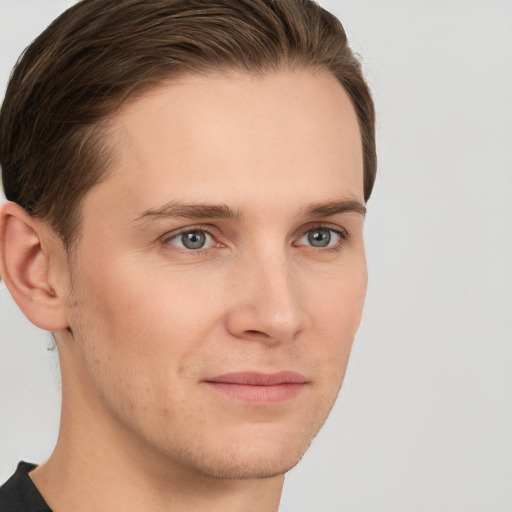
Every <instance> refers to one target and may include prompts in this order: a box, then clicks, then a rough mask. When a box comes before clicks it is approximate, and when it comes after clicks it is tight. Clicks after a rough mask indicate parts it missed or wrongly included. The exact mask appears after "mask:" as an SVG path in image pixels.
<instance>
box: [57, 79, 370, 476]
mask: <svg viewBox="0 0 512 512" xmlns="http://www.w3.org/2000/svg"><path fill="white" fill-rule="evenodd" d="M111 136H112V139H113V140H114V141H115V145H116V155H117V161H116V164H115V169H114V170H113V172H112V174H111V175H109V177H108V178H107V179H106V180H105V181H104V182H102V183H100V184H99V185H97V186H96V187H94V188H93V189H92V190H91V191H90V192H89V194H88V195H87V196H86V198H85V199H84V202H83V211H82V214H83V225H82V231H81V237H80V240H79V241H78V245H77V247H76V251H75V256H74V258H73V260H72V268H71V275H72V282H73V286H72V287H70V292H69V293H70V296H69V301H68V305H67V315H68V319H69V325H70V329H71V331H72V333H73V336H74V339H75V343H74V344H73V345H74V347H75V348H74V352H71V351H69V352H67V351H68V348H67V347H66V343H62V344H61V345H62V346H60V347H59V350H60V351H61V359H62V365H63V374H66V373H67V371H66V365H68V366H69V367H71V366H73V368H74V369H75V370H76V371H75V372H74V378H73V381H72V382H70V383H69V384H68V383H65V384H64V386H65V387H66V386H69V387H73V386H75V387H77V388H78V387H80V388H81V392H82V393H83V396H84V397H85V398H84V400H85V401H90V402H91V403H93V402H94V407H93V408H89V409H93V410H94V412H93V413H92V414H94V415H96V416H97V420H98V421H97V428H100V429H101V428H103V425H104V426H105V427H104V428H105V429H106V428H107V426H106V425H107V424H108V428H109V429H111V430H112V429H114V430H115V429H119V432H121V431H122V432H123V433H124V435H127V436H128V437H130V438H131V439H132V440H136V442H137V443H138V446H143V447H144V449H146V450H147V451H148V453H149V452H154V453H158V454H159V456H161V457H165V458H166V460H167V461H168V462H169V464H174V465H177V466H182V467H186V468H189V469H192V470H193V471H197V472H199V473H202V474H206V475H211V476H215V477H227V478H251V477H264V476H270V475H273V474H282V473H284V472H285V471H287V470H288V469H289V468H291V467H292V466H294V465H295V464H296V463H297V462H298V460H299V459H300V458H301V456H302V455H303V453H304V452H305V450H306V449H307V447H308V445H309V443H310V441H311V440H312V438H313V437H314V436H315V434H316V433H317V432H318V430H319V428H320V427H321V425H322V424H323V422H324V421H325V419H326V417H327V415H328V413H329V411H330V409H331V407H332V405H333V403H334V401H335V399H336V396H337V394H338V391H339V388H340V385H341V382H342V380H343V375H344V372H345V367H346V364H347V361H348V357H349V353H350V348H351V345H352V341H353V338H354V335H355V333H356V330H357V328H358V325H359V322H360V316H361V311H362V307H363V300H364V295H365V288H366V265H365V255H364V246H363V233H362V232H363V217H364V215H363V207H362V203H363V170H362V166H363V164H362V150H361V141H360V135H359V130H358V124H357V119H356V115H355V113H354V110H353V108H352V106H351V103H350V101H349V99H348V96H347V95H346V93H345V92H344V90H343V89H342V87H341V86H340V85H339V83H338V82H337V81H336V79H335V78H334V77H333V76H332V75H331V74H329V73H327V72H315V73H313V72H310V71H301V72H285V71H283V72H276V73H273V74H269V75H266V76H259V77H255V76H249V75H245V74H232V75H222V76H221V75H218V76H217V75H215V76H208V77H205V76H203V77H197V76H190V77H183V78H181V79H180V80H178V81H175V82H172V83H168V84H164V85H161V86H159V87H157V88H155V89H153V90H152V91H150V92H147V93H145V94H144V95H143V96H141V97H139V98H137V99H136V100H134V101H133V102H132V103H131V104H130V105H128V106H127V107H125V108H124V109H123V111H122V112H120V113H119V114H118V115H116V117H115V119H114V120H113V122H112V127H111ZM83 390H86V392H85V393H84V392H83Z"/></svg>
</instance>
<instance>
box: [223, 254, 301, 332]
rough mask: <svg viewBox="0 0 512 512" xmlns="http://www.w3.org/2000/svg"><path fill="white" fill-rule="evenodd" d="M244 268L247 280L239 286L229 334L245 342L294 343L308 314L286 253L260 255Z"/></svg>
mask: <svg viewBox="0 0 512 512" xmlns="http://www.w3.org/2000/svg"><path fill="white" fill-rule="evenodd" d="M242 265H243V274H244V275H245V278H244V279H242V280H240V282H239V286H240V287H241V289H239V290H238V294H239V300H237V301H236V306H235V308H234V310H233V312H232V319H231V320H232V321H231V328H230V331H231V332H232V333H233V334H236V335H237V336H240V337H244V338H248V337H251V338H253V337H258V338H262V337H263V338H265V339H268V340H280V341H285V340H287V339H293V338H294V337H295V336H296V335H297V333H298V332H300V330H301V329H302V328H303V327H304V324H305V321H306V312H305V310H304V309H303V304H302V301H301V297H300V283H299V282H298V281H297V280H296V279H295V278H296V276H294V272H293V266H292V262H291V261H290V258H289V257H288V256H287V254H286V250H285V249H284V248H280V249H278V248H276V247H275V246H274V248H273V249H272V250H266V251H263V250H262V251H258V254H257V255H256V256H255V255H254V254H253V255H252V257H251V258H250V261H244V262H243V263H242ZM233 329H234V330H235V331H236V333H234V332H233ZM263 335H264V336H263Z"/></svg>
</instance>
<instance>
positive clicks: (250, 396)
mask: <svg viewBox="0 0 512 512" xmlns="http://www.w3.org/2000/svg"><path fill="white" fill-rule="evenodd" d="M206 384H208V386H210V387H211V388H213V389H214V390H216V391H219V392H221V393H224V394H225V395H228V396H229V397H231V398H235V399H236V400H240V401H242V402H247V403H250V404H261V405H266V404H276V403H279V402H284V401H286V400H290V399H292V398H294V397H295V396H297V395H298V394H299V393H300V392H301V391H302V390H303V389H304V386H305V385H306V384H305V383H296V382H285V383H282V384H276V385H273V386H253V385H248V384H235V383H229V382H206Z"/></svg>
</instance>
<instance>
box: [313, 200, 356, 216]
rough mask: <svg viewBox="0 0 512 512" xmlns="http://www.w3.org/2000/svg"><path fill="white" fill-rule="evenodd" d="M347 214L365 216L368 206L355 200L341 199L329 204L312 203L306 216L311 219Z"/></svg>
mask: <svg viewBox="0 0 512 512" xmlns="http://www.w3.org/2000/svg"><path fill="white" fill-rule="evenodd" d="M345 212H354V213H359V214H360V215H363V216H365V215H366V206H365V205H364V204H363V203H360V202H359V201H355V200H353V199H341V200H339V201H329V202H327V203H312V204H310V205H309V206H308V207H307V208H306V215H308V216H311V217H329V216H330V215H336V214H338V213H345Z"/></svg>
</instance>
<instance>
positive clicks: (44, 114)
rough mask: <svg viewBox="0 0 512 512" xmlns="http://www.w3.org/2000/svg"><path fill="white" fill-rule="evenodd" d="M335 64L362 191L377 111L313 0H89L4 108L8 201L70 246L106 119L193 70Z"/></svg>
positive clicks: (1, 141) (73, 11) (68, 16)
mask: <svg viewBox="0 0 512 512" xmlns="http://www.w3.org/2000/svg"><path fill="white" fill-rule="evenodd" d="M280 68H289V69H298V68H308V69H309V68H311V69H318V68H326V69H328V70H329V71H330V72H332V73H333V75H334V76H335V77H336V78H337V79H338V80H339V82H340V83H341V84H342V86H343V87H344V88H345V90H346V91H347V93H348V95H349V97H350V98H351V101H352V103H353V105H354V108H355V111H356V114H357V118H358V121H359V127H360V132H361V138H362V145H363V162H364V197H365V200H368V198H369V197H370V194H371V191H372V188H373V184H374V181H375V173H376V165H377V163H376V151H375V114H374V107H373V102H372V99H371V96H370V92H369V89H368V86H367V84H366V83H365V81H364V78H363V76H362V72H361V67H360V63H359V61H358V60H357V59H356V58H355V56H354V54H353V53H352V51H351V49H350V48H349V46H348V44H347V38H346V35H345V31H344V29H343V26H342V25H341V23H340V22H339V20H338V19H337V18H336V17H334V16H333V15H332V14H330V13H329V12H327V11H326V10H324V9H322V8H321V7H320V6H318V5H317V4H316V3H315V2H313V1H311V0H83V1H82V2H79V3H78V4H76V5H74V6H73V7H71V8H70V9H68V10H67V11H65V12H64V13H63V14H62V15H60V16H59V17H58V18H57V19H56V20H55V21H54V22H53V23H52V24H51V25H50V26H49V27H48V28H47V29H46V30H45V31H44V32H43V33H42V34H41V35H40V36H39V37H38V38H37V39H36V40H35V41H34V42H33V43H32V44H31V45H30V46H29V47H28V48H27V49H26V50H25V52H24V53H23V55H22V57H21V58H20V60H19V61H18V63H17V65H16V67H15V68H14V71H13V74H12V76H11V79H10V82H9V86H8V88H7V93H6V96H5V99H4V102H3V106H2V110H1V112H0V165H1V167H2V180H3V186H4V191H5V195H6V197H7V199H9V200H11V201H14V202H16V203H18V204H20V205H21V206H22V207H23V208H25V209H26V210H27V212H29V213H30V214H31V215H34V216H38V217H41V218H43V219H45V220H47V221H48V222H49V223H50V225H51V226H52V227H53V229H54V230H55V231H56V232H57V233H58V234H59V236H60V237H61V239H62V240H63V242H64V244H65V245H66V246H67V247H68V248H69V247H70V244H71V243H72V241H73V240H74V237H75V236H76V233H77V230H78V229H79V225H80V208H79V205H80V201H81V200H82V198H83V197H84V195H85V194H86V193H87V191H88V190H89V189H90V188H91V187H92V186H94V185H95V184H96V183H98V182H99V181H100V180H101V179H102V178H103V177H105V176H106V175H107V171H108V170H109V167H111V165H110V164H111V162H112V160H111V159H109V156H112V154H113V152H112V151H109V148H108V145H106V144H105V141H108V137H106V136H105V129H104V128H105V125H106V123H107V122H108V119H109V116H111V115H112V114H113V113H114V112H116V110H117V109H118V108H119V107H120V106H121V105H122V103H123V102H124V101H125V100H126V99H127V98H129V97H131V96H132V95H133V94H134V93H136V92H140V91H141V90H143V89H146V88H148V87H151V86H155V85H157V84H158V83H160V82H162V81H163V80H165V79H168V78H172V77H174V76H177V75H179V74H184V73H207V72H212V71H215V70H240V71H247V72H251V73H265V72H270V71H273V70H277V69H280Z"/></svg>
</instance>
